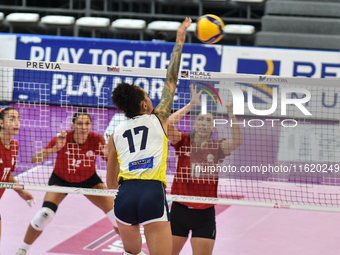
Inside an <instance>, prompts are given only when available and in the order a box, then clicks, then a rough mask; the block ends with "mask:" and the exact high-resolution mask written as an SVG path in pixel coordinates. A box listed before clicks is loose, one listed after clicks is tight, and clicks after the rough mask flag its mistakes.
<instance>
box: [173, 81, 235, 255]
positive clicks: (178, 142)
mask: <svg viewBox="0 0 340 255" xmlns="http://www.w3.org/2000/svg"><path fill="white" fill-rule="evenodd" d="M190 89H191V95H192V99H191V102H190V103H189V104H187V105H186V106H185V107H183V108H182V109H180V110H178V111H177V112H175V113H174V114H173V115H171V116H170V118H169V126H168V137H169V140H170V141H171V145H172V146H173V147H174V148H175V152H176V155H177V156H178V161H177V162H178V163H177V167H176V173H175V176H174V180H173V184H172V187H171V194H174V195H186V196H204V197H217V185H218V172H217V171H215V172H209V170H207V169H209V168H208V166H216V165H217V164H218V163H219V161H221V160H222V161H223V160H224V158H225V157H226V156H228V155H230V154H231V153H232V152H233V151H234V150H236V149H237V148H238V147H239V146H240V145H241V143H242V135H241V131H240V128H239V126H238V124H234V123H237V119H236V117H235V116H234V114H233V105H232V103H228V104H227V110H228V116H229V119H230V120H232V122H233V125H232V127H231V134H232V138H231V139H229V140H226V139H222V140H210V138H211V136H212V134H213V132H214V131H215V128H214V126H213V120H214V118H213V116H212V114H211V113H209V112H207V114H199V115H198V116H197V118H196V120H195V123H194V125H193V129H194V132H193V133H191V134H185V133H183V132H180V131H178V130H177V128H175V126H174V125H175V124H177V123H178V122H179V121H180V120H181V119H182V118H183V117H184V116H185V115H186V114H187V113H188V112H189V111H190V109H194V108H195V107H196V106H198V105H200V95H201V93H202V91H201V92H199V93H197V88H196V87H194V86H192V85H190ZM170 217H171V230H172V243H173V246H172V255H177V254H179V253H180V251H181V250H182V248H183V246H184V244H185V243H186V241H187V239H188V235H189V231H192V236H191V240H190V242H191V246H192V250H193V254H194V255H201V254H202V255H209V254H212V251H213V248H214V244H215V237H216V222H215V208H214V205H213V204H201V203H187V202H173V203H172V207H171V212H170Z"/></svg>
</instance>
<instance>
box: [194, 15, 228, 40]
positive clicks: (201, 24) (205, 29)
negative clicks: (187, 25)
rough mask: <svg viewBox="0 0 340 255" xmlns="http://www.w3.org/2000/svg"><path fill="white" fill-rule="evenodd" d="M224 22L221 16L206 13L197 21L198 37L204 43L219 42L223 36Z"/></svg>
mask: <svg viewBox="0 0 340 255" xmlns="http://www.w3.org/2000/svg"><path fill="white" fill-rule="evenodd" d="M223 29H224V23H223V21H222V20H221V19H220V17H218V16H216V15H213V14H206V15H203V16H201V17H199V18H198V20H197V21H196V31H195V35H196V37H197V38H198V39H199V40H200V41H201V42H203V43H217V42H218V41H219V40H221V39H222V37H223Z"/></svg>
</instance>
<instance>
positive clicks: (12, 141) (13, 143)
mask: <svg viewBox="0 0 340 255" xmlns="http://www.w3.org/2000/svg"><path fill="white" fill-rule="evenodd" d="M11 145H14V146H19V142H18V141H17V140H15V139H12V140H11Z"/></svg>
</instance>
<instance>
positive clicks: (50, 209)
mask: <svg viewBox="0 0 340 255" xmlns="http://www.w3.org/2000/svg"><path fill="white" fill-rule="evenodd" d="M91 126H92V119H91V116H90V115H89V114H88V112H87V111H86V110H85V109H80V110H78V111H77V112H76V113H75V114H74V115H73V119H72V129H73V130H71V131H61V132H59V133H58V134H57V136H56V137H54V138H53V139H52V140H51V141H50V143H49V144H48V145H47V146H46V147H45V148H44V149H42V150H41V151H39V152H37V153H36V154H35V155H34V156H33V158H32V162H33V163H37V164H38V163H41V162H43V161H44V160H46V159H47V158H48V157H50V156H51V155H52V154H53V153H57V158H56V162H55V166H54V169H53V173H52V175H51V177H50V179H49V182H48V185H55V186H66V187H80V188H93V189H107V187H106V186H105V184H104V183H103V182H102V180H101V179H100V177H99V176H98V175H97V173H96V166H95V162H96V160H97V155H100V156H101V157H102V158H103V159H104V160H105V161H107V150H106V149H105V142H104V139H103V137H102V136H100V135H98V134H96V133H94V132H91V131H90V130H91ZM66 195H67V194H66V193H54V192H47V193H46V195H45V198H44V202H43V205H42V208H41V209H40V210H39V212H38V213H37V214H36V215H35V217H34V218H33V219H32V221H31V223H30V225H29V226H28V229H27V232H26V235H25V239H24V242H23V243H22V245H21V247H20V249H19V251H18V253H17V254H18V255H22V254H26V251H27V250H28V249H29V247H30V246H31V245H32V243H33V242H34V241H35V240H36V239H37V238H38V237H39V236H40V234H41V233H42V231H43V230H44V228H45V227H46V226H47V224H48V223H50V222H51V221H52V219H53V217H54V215H55V213H56V211H57V208H58V206H59V204H60V203H61V202H62V201H63V199H64V198H65V197H66ZM85 196H86V197H87V198H88V199H89V200H90V201H91V202H92V203H93V204H94V205H96V206H97V207H98V208H100V209H101V210H102V211H103V212H104V213H105V214H106V215H107V217H108V218H109V219H110V220H111V222H112V224H113V226H114V228H115V230H116V232H117V233H118V228H117V225H116V222H115V217H114V212H113V201H114V199H113V197H105V196H89V195H85Z"/></svg>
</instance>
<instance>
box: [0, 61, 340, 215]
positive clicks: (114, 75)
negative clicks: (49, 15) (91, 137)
mask: <svg viewBox="0 0 340 255" xmlns="http://www.w3.org/2000/svg"><path fill="white" fill-rule="evenodd" d="M0 66H1V67H2V68H1V79H0V90H1V96H0V97H1V101H2V104H4V105H9V106H11V107H13V108H15V109H17V111H18V112H19V114H20V117H21V127H20V132H19V134H18V135H16V136H15V137H14V138H15V139H16V140H17V141H18V143H19V153H18V157H17V159H16V168H15V172H14V175H15V176H16V178H17V180H18V181H19V182H20V183H22V184H24V185H33V186H39V187H46V188H47V187H48V181H49V178H50V176H51V174H52V172H53V169H54V168H55V163H56V158H57V153H53V154H52V155H51V156H50V157H49V158H48V159H46V160H45V161H43V162H41V163H39V164H34V163H32V157H33V156H34V155H35V154H36V153H37V152H39V151H41V150H42V149H44V148H46V146H47V145H48V144H49V143H50V142H51V140H52V139H53V138H54V137H55V136H56V135H57V134H58V133H59V132H60V131H61V130H68V131H70V132H71V131H72V130H74V129H76V128H77V127H76V126H75V125H76V124H77V123H73V120H74V118H73V117H74V114H75V113H76V112H77V111H78V110H82V109H86V110H87V112H88V114H89V115H90V116H91V119H92V121H91V123H92V126H91V132H93V133H94V134H98V135H99V137H102V138H103V141H102V140H101V138H97V140H96V144H95V145H93V146H92V145H88V146H90V147H86V146H85V147H86V148H85V147H84V145H81V144H76V143H75V142H74V141H73V140H70V141H69V142H68V143H67V144H66V146H65V147H64V151H63V152H62V154H63V157H61V158H62V159H63V160H64V161H63V162H62V164H63V166H64V170H63V171H64V172H63V174H64V175H74V176H80V177H81V176H83V177H82V178H80V179H75V180H83V179H87V178H88V176H89V173H92V172H91V171H92V170H91V168H94V169H95V171H96V172H97V174H98V175H99V176H100V177H101V178H102V180H103V182H104V183H105V182H106V179H105V178H106V162H105V160H106V156H105V150H106V147H105V142H107V140H108V137H109V135H110V134H112V132H113V131H114V128H115V127H116V126H117V125H119V123H121V122H122V121H124V120H126V118H125V117H124V115H123V114H122V113H120V112H118V111H117V110H116V109H115V107H114V105H112V103H111V99H110V97H111V91H112V90H113V88H114V87H115V86H116V85H117V84H118V83H119V82H122V81H125V82H128V83H134V84H135V85H138V86H140V87H142V88H143V89H144V90H146V91H147V92H148V94H149V97H150V99H151V100H152V102H153V105H154V107H155V106H156V105H157V104H158V103H159V100H160V97H161V93H162V89H163V86H164V83H165V71H164V70H151V69H137V68H118V67H105V66H88V65H72V64H57V63H42V62H31V61H9V60H8V61H4V60H1V61H0ZM190 84H194V85H196V86H197V87H198V91H203V92H202V96H201V105H199V106H197V107H195V108H193V109H191V110H190V113H187V114H183V115H181V116H180V117H179V118H180V121H179V122H178V123H177V124H176V125H175V127H176V129H177V130H178V131H179V132H182V133H183V136H186V137H188V138H190V139H189V140H188V141H189V142H188V143H187V144H181V146H175V147H174V146H173V145H170V143H169V152H168V160H167V164H168V168H167V182H168V188H167V193H168V194H169V196H168V197H169V199H171V200H176V201H187V202H188V201H189V202H198V203H208V204H210V203H211V204H215V203H222V204H223V203H226V204H249V205H259V206H270V207H272V206H274V207H283V208H284V207H289V208H300V209H301V208H302V209H303V206H305V207H306V208H307V207H308V206H317V207H314V208H315V209H317V210H318V209H320V207H318V206H322V207H323V208H326V207H332V208H333V209H334V208H335V210H338V208H339V206H340V205H339V194H338V186H339V184H340V169H339V165H340V162H339V158H340V135H339V134H340V132H339V109H340V108H339V107H338V95H339V92H340V87H339V86H337V84H336V81H333V80H321V79H302V78H301V79H298V78H287V79H284V78H272V77H269V76H245V75H242V76H238V75H228V74H221V73H208V72H190V71H181V74H180V77H179V82H178V86H177V90H176V94H175V99H174V104H173V112H176V111H177V110H179V109H181V108H182V107H185V105H186V104H187V103H189V102H190V98H191V96H192V95H191V94H192V93H191V92H190V89H189V85H190ZM308 94H310V98H309V97H308V96H309V95H308ZM205 100H206V103H205ZM275 100H276V101H275ZM289 100H291V101H289ZM292 100H293V101H292ZM294 100H295V101H294ZM299 100H300V101H299ZM230 102H233V111H234V113H235V116H236V118H237V120H236V121H235V120H232V116H233V114H231V113H230V112H228V109H227V107H226V104H227V103H230ZM204 109H206V110H207V112H208V114H211V120H210V124H209V125H210V128H211V130H212V131H211V136H210V139H209V142H205V143H203V144H202V143H200V142H199V141H197V142H196V140H195V133H197V132H198V130H201V131H202V130H204V131H206V130H207V129H209V126H208V124H207V122H205V123H200V124H198V120H199V117H200V116H202V115H203V116H207V114H202V113H204ZM305 110H306V111H307V112H309V113H310V114H307V112H306V111H305ZM203 122H204V121H203ZM82 124H84V123H82ZM84 125H85V124H84ZM237 128H239V130H240V133H241V136H242V143H241V145H239V146H237V148H235V149H233V150H231V151H228V150H226V151H224V150H223V146H226V147H228V146H229V145H230V143H232V142H233V137H234V136H235V132H236V131H237ZM235 130H236V131H235ZM206 132H207V131H206ZM68 135H70V136H72V133H69V134H68ZM196 138H197V137H196ZM169 139H170V140H172V138H171V137H169ZM98 141H99V142H98ZM104 141H105V142H104ZM98 143H100V144H98ZM91 146H92V147H91ZM93 148H95V149H93ZM175 148H176V150H175ZM186 157H188V158H187V159H186V160H188V162H187V163H186V164H184V165H182V167H180V166H178V164H180V163H183V160H185V158H186ZM59 175H60V176H62V175H61V174H59ZM174 182H176V183H177V184H180V185H177V186H176V189H175V188H174V189H173V190H172V191H171V187H172V186H173V183H174ZM71 186H72V185H71ZM29 187H32V186H29ZM75 187H76V185H75ZM170 194H171V195H172V196H171V195H170ZM301 206H302V207H301ZM310 208H312V207H310ZM325 210H327V209H325Z"/></svg>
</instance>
